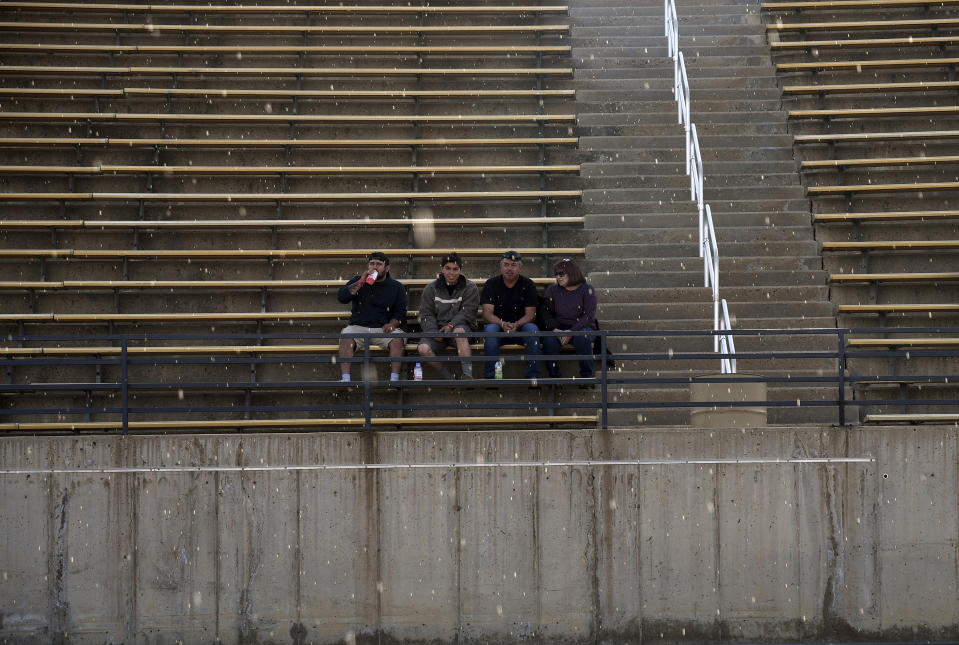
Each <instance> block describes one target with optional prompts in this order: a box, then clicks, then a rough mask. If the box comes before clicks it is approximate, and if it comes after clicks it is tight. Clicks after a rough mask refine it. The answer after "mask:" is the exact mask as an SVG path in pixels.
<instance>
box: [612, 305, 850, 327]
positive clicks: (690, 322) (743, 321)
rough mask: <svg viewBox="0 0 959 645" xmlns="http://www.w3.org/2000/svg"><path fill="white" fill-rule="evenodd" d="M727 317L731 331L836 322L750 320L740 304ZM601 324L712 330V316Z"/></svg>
mask: <svg viewBox="0 0 959 645" xmlns="http://www.w3.org/2000/svg"><path fill="white" fill-rule="evenodd" d="M729 308H730V312H729V313H730V316H731V317H732V318H733V319H734V322H733V329H742V330H745V329H830V328H835V326H836V319H835V317H833V316H821V317H816V316H802V317H797V318H795V319H785V318H783V317H775V318H763V317H759V316H755V317H750V316H747V315H746V314H747V313H748V312H746V311H743V310H742V309H741V307H740V304H739V303H736V302H731V303H729ZM601 323H602V324H603V325H605V326H606V327H607V328H608V329H622V330H636V331H670V330H684V329H685V330H696V329H712V328H713V317H712V314H711V312H710V316H709V317H708V318H681V319H680V318H671V319H667V318H662V319H648V320H646V319H643V320H640V319H637V318H618V319H616V318H610V319H606V318H604V319H602V321H601Z"/></svg>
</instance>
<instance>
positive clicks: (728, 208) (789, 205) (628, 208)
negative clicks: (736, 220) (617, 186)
mask: <svg viewBox="0 0 959 645" xmlns="http://www.w3.org/2000/svg"><path fill="white" fill-rule="evenodd" d="M593 192H596V193H602V192H603V191H593ZM594 197H595V198H596V201H595V202H594V203H589V202H586V201H584V202H583V204H582V210H583V213H584V214H590V213H602V214H604V215H613V214H620V213H629V214H634V213H688V212H690V209H694V208H695V205H694V204H693V203H692V202H688V201H676V202H663V201H652V202H637V201H612V200H610V199H606V200H604V199H602V198H601V196H600V195H594ZM710 207H711V210H712V213H713V217H714V218H715V217H716V216H717V215H719V214H724V213H755V212H762V211H765V212H770V213H775V212H778V211H785V212H789V211H801V210H803V209H807V210H808V208H809V201H808V200H805V199H790V200H774V199H771V200H763V199H755V200H737V201H716V202H710ZM832 212H835V211H832Z"/></svg>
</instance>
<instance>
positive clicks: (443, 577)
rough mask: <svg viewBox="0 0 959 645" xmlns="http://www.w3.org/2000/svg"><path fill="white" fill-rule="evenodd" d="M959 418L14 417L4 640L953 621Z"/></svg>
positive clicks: (580, 636) (578, 636) (642, 635)
mask: <svg viewBox="0 0 959 645" xmlns="http://www.w3.org/2000/svg"><path fill="white" fill-rule="evenodd" d="M957 435H959V430H957V428H955V427H925V428H911V427H895V428H865V429H859V428H856V429H849V430H844V429H836V428H831V427H823V428H803V429H753V430H747V431H739V430H725V431H709V430H693V429H686V428H679V429H663V430H632V431H617V432H592V433H590V432H585V431H584V432H556V431H553V432H546V431H544V432H536V431H524V432H486V433H455V432H449V433H447V432H436V433H405V432H404V433H400V432H397V433H381V434H347V433H341V434H300V435H297V434H276V435H245V436H199V437H188V436H167V437H163V436H157V437H82V438H81V437H78V438H26V437H24V438H5V439H2V440H0V467H2V468H3V469H5V470H4V472H3V474H0V486H2V489H0V490H2V491H3V494H2V503H0V526H2V527H3V528H2V531H3V533H2V538H0V642H3V643H49V642H67V643H119V642H125V643H150V644H154V643H155V644H166V643H171V644H172V643H176V642H184V643H199V642H214V641H217V640H219V641H222V642H225V643H336V642H346V643H354V642H355V643H372V642H399V641H408V642H412V643H427V642H453V641H456V642H460V643H468V642H489V643H498V642H502V643H507V642H516V641H520V640H524V641H526V640H531V639H532V640H541V641H543V642H547V641H548V642H550V643H556V642H559V643H586V642H590V643H594V642H597V640H598V641H599V642H608V643H615V642H624V643H625V642H630V643H637V642H656V643H660V642H675V643H679V642H682V643H696V642H706V641H709V642H717V641H721V640H722V641H751V640H760V639H762V640H786V641H800V640H825V639H846V638H853V637H856V638H865V639H895V640H922V639H931V640H942V639H953V640H955V639H956V638H959V618H957V616H959V591H957V589H959V555H957V550H959V546H957V534H959V509H957V500H959V467H957V462H959V460H957V456H959V451H957ZM859 456H869V457H874V458H875V462H872V463H846V464H821V463H820V464H814V463H803V464H796V463H793V464H782V463H778V464H777V463H751V464H746V463H735V464H730V463H726V464H717V463H712V464H709V463H702V464H687V463H667V464H656V465H652V464H647V465H640V466H635V465H633V466H625V465H605V466H583V465H578V466H549V467H543V466H523V467H503V466H490V465H487V466H478V467H454V466H437V467H433V468H408V467H404V468H386V469H381V470H372V469H355V468H347V469H335V470H334V469H329V470H320V469H306V470H299V471H291V470H287V471H284V470H272V471H247V472H228V471H220V472H215V471H210V470H202V469H201V470H198V471H190V470H188V469H189V468H192V467H196V466H220V467H223V466H237V465H242V466H249V467H262V466H276V465H280V466H282V465H289V464H296V465H316V464H327V465H333V464H361V463H374V464H409V463H415V464H423V463H435V464H453V463H454V462H464V463H472V464H476V463H482V462H485V463H486V464H489V463H490V462H498V461H511V462H512V461H527V460H529V461H537V460H538V461H561V460H599V459H611V460H616V459H636V458H642V459H650V460H657V459H660V460H664V461H668V460H685V459H693V458H706V459H729V458H743V457H748V458H770V459H776V458H778V459H784V458H804V457H859ZM107 467H109V468H115V467H120V468H130V469H132V470H133V472H122V473H121V472H108V473H70V472H59V473H56V474H50V473H42V472H41V473H26V472H11V469H26V470H31V469H41V470H43V469H49V470H61V471H62V470H63V469H75V468H107ZM156 467H163V468H166V469H167V470H153V471H151V470H150V469H151V468H156ZM177 468H180V469H177Z"/></svg>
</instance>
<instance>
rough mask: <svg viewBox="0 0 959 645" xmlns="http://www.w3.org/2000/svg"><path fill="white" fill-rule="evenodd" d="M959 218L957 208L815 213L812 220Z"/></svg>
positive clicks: (850, 220) (829, 221)
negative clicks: (944, 209)
mask: <svg viewBox="0 0 959 645" xmlns="http://www.w3.org/2000/svg"><path fill="white" fill-rule="evenodd" d="M957 218H959V210H951V211H889V212H884V211H879V212H871V213H816V214H815V215H813V221H815V222H816V223H817V224H829V223H845V222H884V221H896V220H919V221H928V222H936V221H941V220H949V219H957Z"/></svg>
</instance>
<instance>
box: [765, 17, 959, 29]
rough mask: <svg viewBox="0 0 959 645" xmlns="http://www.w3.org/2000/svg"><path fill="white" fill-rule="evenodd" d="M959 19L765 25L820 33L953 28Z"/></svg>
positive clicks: (771, 27) (776, 23) (844, 21)
mask: <svg viewBox="0 0 959 645" xmlns="http://www.w3.org/2000/svg"><path fill="white" fill-rule="evenodd" d="M956 25H959V18H917V19H911V20H836V21H834V22H780V21H778V20H776V21H773V22H770V23H768V24H767V25H766V29H767V30H768V31H804V30H805V31H822V30H843V29H872V30H875V31H881V30H884V29H915V28H916V27H955V26H956Z"/></svg>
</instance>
